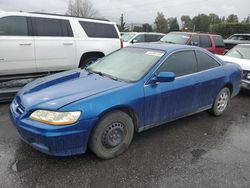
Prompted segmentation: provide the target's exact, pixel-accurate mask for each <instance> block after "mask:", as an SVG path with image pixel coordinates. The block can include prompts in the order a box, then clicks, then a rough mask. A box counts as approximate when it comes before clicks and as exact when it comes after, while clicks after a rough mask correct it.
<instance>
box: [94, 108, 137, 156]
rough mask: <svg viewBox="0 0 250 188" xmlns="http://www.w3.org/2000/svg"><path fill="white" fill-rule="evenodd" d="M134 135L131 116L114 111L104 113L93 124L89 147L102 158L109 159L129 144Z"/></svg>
mask: <svg viewBox="0 0 250 188" xmlns="http://www.w3.org/2000/svg"><path fill="white" fill-rule="evenodd" d="M133 135H134V124H133V120H132V119H131V117H130V116H129V115H128V114H126V113H124V112H122V111H118V110H117V111H114V112H111V113H108V114H107V115H105V116H104V117H103V118H102V119H101V121H100V122H99V123H98V124H97V125H96V126H95V128H94V130H93V131H92V135H91V137H90V141H89V148H90V149H91V150H92V151H93V152H94V153H95V154H96V155H97V156H98V157H100V158H102V159H111V158H114V157H116V156H118V155H120V154H122V153H123V152H124V151H125V150H126V149H127V148H128V146H129V145H130V143H131V141H132V139H133Z"/></svg>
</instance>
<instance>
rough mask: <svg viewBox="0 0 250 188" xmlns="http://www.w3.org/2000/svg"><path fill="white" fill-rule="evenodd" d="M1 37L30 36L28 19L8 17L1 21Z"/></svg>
mask: <svg viewBox="0 0 250 188" xmlns="http://www.w3.org/2000/svg"><path fill="white" fill-rule="evenodd" d="M0 35H6V36H8V35H10V36H28V24H27V19H26V17H23V16H8V17H4V18H1V19H0Z"/></svg>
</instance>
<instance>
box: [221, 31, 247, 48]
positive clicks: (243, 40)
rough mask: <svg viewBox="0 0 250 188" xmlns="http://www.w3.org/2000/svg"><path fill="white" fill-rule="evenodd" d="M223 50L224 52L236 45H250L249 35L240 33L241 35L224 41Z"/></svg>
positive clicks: (232, 36)
mask: <svg viewBox="0 0 250 188" xmlns="http://www.w3.org/2000/svg"><path fill="white" fill-rule="evenodd" d="M224 44H225V49H226V51H228V50H230V49H231V48H233V47H234V46H236V45H237V44H250V34H247V33H241V34H234V35H231V36H230V37H228V38H227V39H226V40H224Z"/></svg>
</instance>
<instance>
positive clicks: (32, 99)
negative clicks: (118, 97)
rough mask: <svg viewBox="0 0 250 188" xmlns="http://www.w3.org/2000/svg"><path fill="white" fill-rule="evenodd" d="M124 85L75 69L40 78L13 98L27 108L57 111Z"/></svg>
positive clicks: (123, 83)
mask: <svg viewBox="0 0 250 188" xmlns="http://www.w3.org/2000/svg"><path fill="white" fill-rule="evenodd" d="M126 84H128V83H125V82H120V81H115V80H112V79H110V78H107V77H103V76H100V75H98V74H94V73H89V72H87V71H85V70H80V69H78V70H72V71H66V72H62V73H58V74H54V75H51V76H47V77H44V78H39V79H37V80H35V81H33V82H31V83H29V84H27V85H26V86H25V87H24V88H23V89H22V90H20V91H19V92H18V94H17V96H16V100H17V102H19V103H20V104H21V105H22V106H23V107H24V108H25V110H26V111H28V110H30V109H34V108H36V109H37V108H39V109H48V110H57V109H59V108H61V107H62V106H65V105H67V104H70V103H72V102H75V101H77V100H80V99H83V98H86V97H90V96H93V95H96V94H99V93H101V92H105V91H108V90H111V89H115V88H118V87H122V86H124V85H126Z"/></svg>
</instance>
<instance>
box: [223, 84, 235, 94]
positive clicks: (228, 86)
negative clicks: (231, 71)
mask: <svg viewBox="0 0 250 188" xmlns="http://www.w3.org/2000/svg"><path fill="white" fill-rule="evenodd" d="M224 87H227V88H228V89H229V90H230V94H231V95H232V93H233V89H234V88H233V87H234V86H233V84H232V83H231V82H227V83H226V84H225V85H224Z"/></svg>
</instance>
